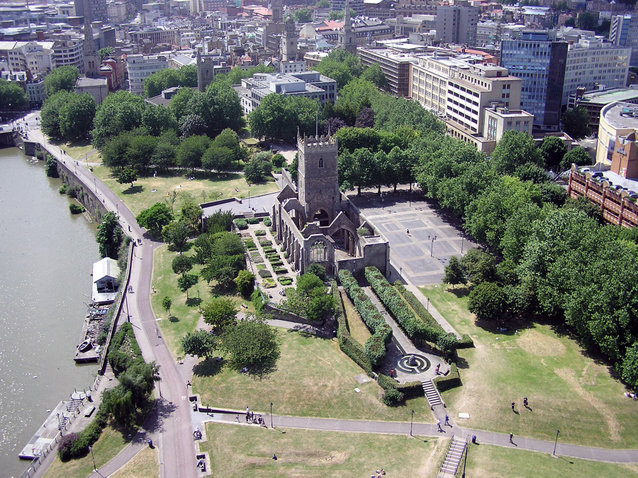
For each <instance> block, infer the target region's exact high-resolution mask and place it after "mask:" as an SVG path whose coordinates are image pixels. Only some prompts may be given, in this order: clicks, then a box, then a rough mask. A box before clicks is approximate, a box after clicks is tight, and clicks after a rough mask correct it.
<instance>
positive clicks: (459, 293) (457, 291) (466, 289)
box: [447, 285, 473, 299]
mask: <svg viewBox="0 0 638 478" xmlns="http://www.w3.org/2000/svg"><path fill="white" fill-rule="evenodd" d="M472 288H473V286H470V285H462V286H459V285H455V286H452V287H448V288H447V292H450V293H452V294H454V295H455V296H456V297H457V298H459V299H460V298H461V297H465V296H468V295H470V292H472Z"/></svg>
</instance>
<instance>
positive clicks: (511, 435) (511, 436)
mask: <svg viewBox="0 0 638 478" xmlns="http://www.w3.org/2000/svg"><path fill="white" fill-rule="evenodd" d="M510 443H512V444H514V434H513V433H510Z"/></svg>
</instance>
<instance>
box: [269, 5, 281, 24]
mask: <svg viewBox="0 0 638 478" xmlns="http://www.w3.org/2000/svg"><path fill="white" fill-rule="evenodd" d="M270 10H271V12H272V16H271V17H270V22H271V23H281V22H282V21H283V13H282V11H283V7H282V5H281V0H272V2H271V4H270Z"/></svg>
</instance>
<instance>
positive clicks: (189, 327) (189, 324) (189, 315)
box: [151, 245, 254, 358]
mask: <svg viewBox="0 0 638 478" xmlns="http://www.w3.org/2000/svg"><path fill="white" fill-rule="evenodd" d="M177 254H178V253H177V252H173V251H169V250H168V246H167V245H163V246H160V247H158V248H156V249H155V251H154V252H153V278H152V282H151V284H152V289H151V307H152V308H153V313H154V314H155V317H156V318H157V319H159V320H158V322H157V323H158V324H159V327H160V329H161V331H162V335H163V337H164V340H166V343H167V345H168V349H169V350H170V351H171V353H172V354H173V357H175V358H178V357H180V356H182V355H183V351H182V343H181V340H182V337H184V336H185V335H186V334H187V333H188V332H193V331H194V330H195V329H196V328H197V323H198V321H199V318H200V315H201V314H200V312H199V305H200V303H202V304H203V303H204V302H206V301H207V300H208V299H210V298H211V297H212V293H211V287H210V286H209V285H208V284H207V283H206V281H205V280H203V279H201V278H200V280H199V282H198V283H197V284H196V285H194V286H193V287H191V288H190V289H189V290H188V297H189V299H187V298H186V293H185V292H182V291H181V290H180V288H179V287H178V285H177V278H178V277H179V276H178V275H177V274H175V273H174V272H173V268H172V266H171V263H172V262H173V258H174V257H175V256H176V255H177ZM184 254H185V255H188V256H193V255H194V254H195V250H194V249H191V250H189V251H186V252H184ZM201 269H202V265H201V264H195V265H194V266H193V269H192V270H191V271H190V272H189V273H190V274H193V273H199V272H200V271H201ZM166 296H167V297H170V299H171V300H172V302H173V304H172V306H171V310H170V314H169V313H167V312H166V310H165V309H164V308H163V307H162V299H163V298H164V297H166ZM231 297H233V298H234V299H235V301H236V303H237V310H240V307H241V304H245V305H246V306H247V308H244V309H243V310H244V311H245V312H247V313H254V306H253V304H252V302H251V301H249V300H248V301H247V300H245V299H243V298H242V297H241V296H239V295H233V296H231Z"/></svg>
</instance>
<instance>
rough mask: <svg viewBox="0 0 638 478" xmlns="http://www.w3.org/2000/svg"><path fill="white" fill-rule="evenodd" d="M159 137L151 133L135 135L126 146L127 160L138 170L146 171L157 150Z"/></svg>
mask: <svg viewBox="0 0 638 478" xmlns="http://www.w3.org/2000/svg"><path fill="white" fill-rule="evenodd" d="M156 145H157V138H154V137H153V136H149V135H146V134H145V135H139V136H133V137H132V138H131V139H130V141H129V143H128V147H127V148H126V162H127V164H128V165H129V166H131V167H133V168H134V169H135V170H137V171H145V170H146V169H147V168H148V166H149V165H150V162H151V158H152V157H153V153H154V152H155V146H156Z"/></svg>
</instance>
